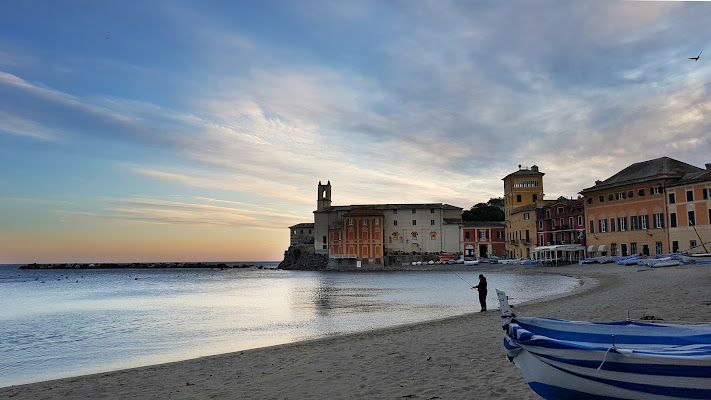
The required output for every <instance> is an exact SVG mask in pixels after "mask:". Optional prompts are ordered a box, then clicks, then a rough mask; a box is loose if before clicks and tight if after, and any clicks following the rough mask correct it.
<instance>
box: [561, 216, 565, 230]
mask: <svg viewBox="0 0 711 400" xmlns="http://www.w3.org/2000/svg"><path fill="white" fill-rule="evenodd" d="M563 226H565V220H564V219H563V218H561V219H560V227H561V228H562V227H563Z"/></svg>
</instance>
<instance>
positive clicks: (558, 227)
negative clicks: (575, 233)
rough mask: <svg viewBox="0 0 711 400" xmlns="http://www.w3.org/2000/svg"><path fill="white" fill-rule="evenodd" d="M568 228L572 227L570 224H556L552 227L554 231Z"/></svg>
mask: <svg viewBox="0 0 711 400" xmlns="http://www.w3.org/2000/svg"><path fill="white" fill-rule="evenodd" d="M568 229H573V228H572V227H571V226H570V225H556V226H554V227H553V230H554V231H566V230H568Z"/></svg>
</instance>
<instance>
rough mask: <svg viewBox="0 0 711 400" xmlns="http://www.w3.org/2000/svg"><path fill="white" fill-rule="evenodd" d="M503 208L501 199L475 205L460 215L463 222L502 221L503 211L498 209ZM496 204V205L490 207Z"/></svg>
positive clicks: (503, 217)
mask: <svg viewBox="0 0 711 400" xmlns="http://www.w3.org/2000/svg"><path fill="white" fill-rule="evenodd" d="M499 203H500V204H501V205H502V206H503V199H490V200H489V203H486V204H485V203H478V204H475V205H474V206H473V207H472V208H471V209H469V210H467V211H464V212H463V213H462V220H463V221H503V220H504V219H505V215H504V211H503V210H502V209H501V208H499V207H498V204H499ZM492 204H496V205H492Z"/></svg>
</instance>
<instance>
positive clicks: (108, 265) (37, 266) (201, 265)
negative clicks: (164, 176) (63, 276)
mask: <svg viewBox="0 0 711 400" xmlns="http://www.w3.org/2000/svg"><path fill="white" fill-rule="evenodd" d="M253 267H255V266H254V265H249V264H242V265H235V266H229V265H227V264H224V263H220V264H206V263H187V262H185V263H184V262H174V263H130V264H119V263H84V264H72V263H68V264H27V265H23V266H21V267H20V269H117V268H144V269H145V268H253Z"/></svg>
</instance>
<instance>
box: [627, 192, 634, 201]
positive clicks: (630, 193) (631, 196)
mask: <svg viewBox="0 0 711 400" xmlns="http://www.w3.org/2000/svg"><path fill="white" fill-rule="evenodd" d="M627 197H629V198H630V199H631V198H633V197H634V192H633V191H631V190H630V191H629V192H627Z"/></svg>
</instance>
